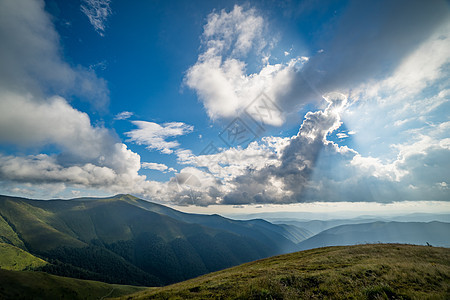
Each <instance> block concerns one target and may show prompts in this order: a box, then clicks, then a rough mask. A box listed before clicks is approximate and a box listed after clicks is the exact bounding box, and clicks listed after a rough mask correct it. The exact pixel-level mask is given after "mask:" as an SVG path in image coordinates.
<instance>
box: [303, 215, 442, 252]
mask: <svg viewBox="0 0 450 300" xmlns="http://www.w3.org/2000/svg"><path fill="white" fill-rule="evenodd" d="M374 243H402V244H416V245H417V244H418V245H426V244H427V243H428V244H430V245H432V246H440V247H450V223H443V222H438V221H433V222H428V223H421V222H379V221H378V222H372V223H363V224H351V225H340V226H336V227H333V228H330V229H327V230H325V231H322V232H320V233H319V234H316V235H314V236H312V237H310V238H309V239H307V240H304V241H302V242H300V243H299V244H298V246H299V249H300V250H307V249H313V248H319V247H326V246H338V245H339V246H341V245H356V244H374Z"/></svg>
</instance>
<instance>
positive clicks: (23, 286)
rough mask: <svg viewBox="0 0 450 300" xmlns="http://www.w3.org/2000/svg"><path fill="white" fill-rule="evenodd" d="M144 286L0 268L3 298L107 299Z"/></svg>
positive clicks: (0, 297)
mask: <svg viewBox="0 0 450 300" xmlns="http://www.w3.org/2000/svg"><path fill="white" fill-rule="evenodd" d="M144 289H145V288H144V287H137V286H126V285H118V284H107V283H103V282H98V281H91V280H80V279H74V278H67V277H60V276H55V275H50V274H47V273H43V272H31V271H7V270H1V269H0V299H11V300H12V299H14V300H19V299H24V300H25V299H35V300H41V299H42V300H51V299H55V300H56V299H104V298H107V297H119V296H122V295H127V294H131V293H134V292H137V291H141V290H144Z"/></svg>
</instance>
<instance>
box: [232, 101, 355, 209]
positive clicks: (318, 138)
mask: <svg viewBox="0 0 450 300" xmlns="http://www.w3.org/2000/svg"><path fill="white" fill-rule="evenodd" d="M327 101H328V106H327V108H326V109H325V110H323V111H316V112H309V113H307V114H306V116H305V119H304V121H303V123H302V125H301V127H300V130H299V132H298V134H297V136H295V137H294V138H292V139H291V140H290V143H289V144H288V145H287V146H286V148H284V150H283V152H282V156H281V159H280V161H281V164H280V165H278V166H276V165H271V166H268V167H265V168H263V169H261V170H258V171H253V170H249V171H247V173H246V174H244V175H242V176H239V177H237V178H236V179H235V183H236V184H237V185H238V187H237V188H236V190H235V191H234V192H232V193H230V194H228V195H226V196H225V197H224V203H226V204H245V203H295V202H301V201H302V193H303V192H304V190H305V189H306V188H307V187H308V185H309V184H310V178H311V175H312V173H313V171H314V168H315V165H316V161H317V159H318V157H319V155H320V153H321V151H322V149H323V148H324V147H325V146H327V144H328V143H329V142H328V141H327V140H326V136H327V134H328V133H330V132H332V131H334V130H335V129H337V128H338V127H339V126H340V124H341V123H340V116H339V110H340V109H341V108H342V107H343V106H344V105H345V104H346V98H345V96H344V95H342V94H337V93H333V94H332V95H329V97H327ZM274 180H275V181H278V182H280V183H281V185H282V187H281V188H280V190H279V193H277V194H271V193H270V192H266V190H267V187H269V186H271V185H272V183H271V182H272V181H274Z"/></svg>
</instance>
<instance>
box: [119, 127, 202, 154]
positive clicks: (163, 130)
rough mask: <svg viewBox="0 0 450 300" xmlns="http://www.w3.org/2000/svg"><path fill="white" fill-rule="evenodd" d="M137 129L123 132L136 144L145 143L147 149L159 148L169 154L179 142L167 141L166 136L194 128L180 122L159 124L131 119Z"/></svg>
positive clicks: (173, 135)
mask: <svg viewBox="0 0 450 300" xmlns="http://www.w3.org/2000/svg"><path fill="white" fill-rule="evenodd" d="M132 123H133V124H134V125H136V126H137V127H138V129H134V130H132V131H129V132H126V133H125V134H126V135H127V136H128V137H129V138H130V139H129V141H132V142H134V143H136V144H138V145H145V146H147V149H149V150H159V151H161V152H162V153H165V154H170V153H172V152H173V148H177V147H178V146H179V145H180V144H179V143H178V142H177V141H175V140H173V141H167V140H166V139H167V138H170V137H176V136H180V135H185V134H188V133H190V132H192V131H193V130H194V127H193V126H191V125H187V124H184V123H182V122H170V123H164V124H162V125H159V124H157V123H154V122H146V121H132Z"/></svg>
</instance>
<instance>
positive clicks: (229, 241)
mask: <svg viewBox="0 0 450 300" xmlns="http://www.w3.org/2000/svg"><path fill="white" fill-rule="evenodd" d="M305 237H306V235H305V232H304V231H302V230H301V229H299V228H297V227H295V226H285V225H281V226H280V225H274V224H271V223H269V222H267V221H264V220H250V221H236V220H231V219H227V218H224V217H221V216H219V215H196V214H187V213H182V212H179V211H176V210H174V209H171V208H168V207H165V206H163V205H159V204H155V203H151V202H148V201H144V200H141V199H138V198H136V197H133V196H130V195H117V196H115V197H110V198H79V199H73V200H48V201H43V200H30V199H25V198H16V197H8V196H0V241H1V242H3V243H6V244H9V245H12V246H14V247H17V248H19V249H22V250H23V251H26V252H28V253H30V254H31V255H34V256H37V257H39V258H41V259H43V260H45V261H47V262H48V263H49V264H46V265H42V266H40V267H39V268H38V270H41V271H45V272H48V273H52V274H55V275H62V276H69V277H75V278H81V279H92V280H100V281H104V282H109V283H120V284H134V285H147V286H158V285H165V284H169V283H173V282H178V281H182V280H185V279H188V278H192V277H195V276H199V275H201V274H205V273H208V272H212V271H217V270H220V269H224V268H227V267H231V266H234V265H238V264H241V263H244V262H248V261H252V260H256V259H261V258H264V257H269V256H273V255H277V254H281V253H287V252H293V251H295V250H296V249H297V245H296V243H297V242H298V241H300V240H303V239H304V238H305Z"/></svg>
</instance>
